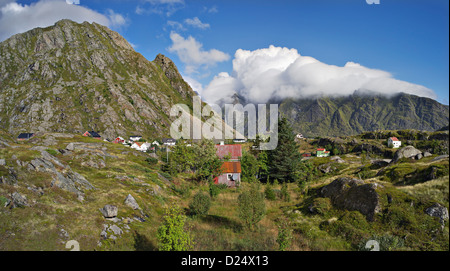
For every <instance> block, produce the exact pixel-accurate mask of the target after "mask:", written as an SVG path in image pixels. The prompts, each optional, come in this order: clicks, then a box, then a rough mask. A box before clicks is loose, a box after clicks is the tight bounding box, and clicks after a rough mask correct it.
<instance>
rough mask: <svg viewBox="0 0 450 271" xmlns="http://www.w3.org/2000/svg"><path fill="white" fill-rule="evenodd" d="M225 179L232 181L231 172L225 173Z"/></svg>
mask: <svg viewBox="0 0 450 271" xmlns="http://www.w3.org/2000/svg"><path fill="white" fill-rule="evenodd" d="M227 180H228V181H234V179H233V173H228V174H227Z"/></svg>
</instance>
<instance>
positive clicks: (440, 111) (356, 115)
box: [279, 92, 449, 137]
mask: <svg viewBox="0 0 450 271" xmlns="http://www.w3.org/2000/svg"><path fill="white" fill-rule="evenodd" d="M279 110H280V114H281V115H283V116H285V117H286V118H287V119H288V120H289V121H290V123H291V124H292V126H293V128H294V131H296V132H299V133H302V134H303V135H306V136H310V137H311V136H342V135H356V134H359V133H363V132H365V131H376V130H400V129H416V130H426V131H435V130H438V129H440V128H442V127H443V126H448V125H449V106H448V105H443V104H441V103H439V102H437V101H435V100H433V99H429V98H424V97H418V96H415V95H409V94H405V93H400V94H397V95H394V96H392V97H390V98H388V97H385V96H381V95H373V94H371V95H367V94H360V93H357V92H356V93H355V94H353V95H350V96H347V97H323V98H317V99H296V100H294V99H286V100H283V101H281V102H279Z"/></svg>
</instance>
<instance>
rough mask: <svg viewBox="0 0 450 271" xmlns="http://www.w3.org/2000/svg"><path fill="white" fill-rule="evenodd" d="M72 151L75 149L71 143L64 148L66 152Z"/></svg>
mask: <svg viewBox="0 0 450 271" xmlns="http://www.w3.org/2000/svg"><path fill="white" fill-rule="evenodd" d="M74 149H75V147H74V145H73V143H69V144H68V145H67V147H66V150H68V151H73V150H74Z"/></svg>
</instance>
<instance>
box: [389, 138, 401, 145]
mask: <svg viewBox="0 0 450 271" xmlns="http://www.w3.org/2000/svg"><path fill="white" fill-rule="evenodd" d="M387 143H388V146H389V147H390V148H400V146H401V145H402V142H401V141H400V140H398V138H396V137H390V138H388V142H387Z"/></svg>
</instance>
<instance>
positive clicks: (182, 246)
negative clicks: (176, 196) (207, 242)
mask: <svg viewBox="0 0 450 271" xmlns="http://www.w3.org/2000/svg"><path fill="white" fill-rule="evenodd" d="M185 221H186V217H185V216H184V215H183V214H182V212H181V209H180V208H179V207H177V206H171V207H169V208H167V210H166V215H165V216H164V218H163V223H162V224H161V226H159V228H158V233H157V238H158V246H159V250H161V251H187V250H191V249H192V248H193V242H192V238H191V236H190V234H189V232H188V231H186V229H185V225H184V224H185Z"/></svg>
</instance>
